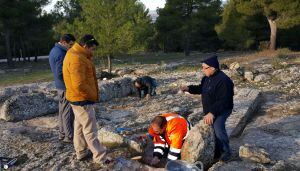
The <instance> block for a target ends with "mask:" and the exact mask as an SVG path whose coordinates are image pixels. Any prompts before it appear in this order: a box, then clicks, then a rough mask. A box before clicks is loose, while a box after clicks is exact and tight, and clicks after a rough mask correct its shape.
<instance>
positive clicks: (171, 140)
mask: <svg viewBox="0 0 300 171" xmlns="http://www.w3.org/2000/svg"><path fill="white" fill-rule="evenodd" d="M190 128H191V125H190V123H189V122H188V121H187V120H186V119H184V118H183V117H182V116H180V115H178V114H175V113H166V114H162V115H159V116H156V117H155V118H154V119H153V120H152V121H151V126H150V128H149V134H150V135H151V136H152V137H153V143H154V151H153V159H152V161H151V165H157V164H158V163H159V162H160V160H161V159H162V157H163V156H167V158H168V160H177V159H180V158H181V157H180V154H181V147H182V145H183V142H184V140H185V139H186V138H187V136H188V131H189V130H190Z"/></svg>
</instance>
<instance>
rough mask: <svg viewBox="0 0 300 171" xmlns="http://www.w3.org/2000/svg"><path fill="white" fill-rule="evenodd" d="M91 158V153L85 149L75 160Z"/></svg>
mask: <svg viewBox="0 0 300 171" xmlns="http://www.w3.org/2000/svg"><path fill="white" fill-rule="evenodd" d="M91 158H93V153H92V152H91V151H90V150H87V152H86V153H85V154H83V155H81V156H80V157H78V156H77V160H79V161H85V160H88V159H91Z"/></svg>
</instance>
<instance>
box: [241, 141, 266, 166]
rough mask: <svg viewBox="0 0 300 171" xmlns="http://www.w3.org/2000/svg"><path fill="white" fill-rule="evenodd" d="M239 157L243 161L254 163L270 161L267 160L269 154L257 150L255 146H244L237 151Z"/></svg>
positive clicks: (260, 149)
mask: <svg viewBox="0 0 300 171" xmlns="http://www.w3.org/2000/svg"><path fill="white" fill-rule="evenodd" d="M239 156H240V157H241V158H243V159H247V160H251V161H255V162H258V163H264V164H267V163H270V162H271V159H270V158H269V153H267V152H266V151H265V149H263V148H258V147H256V146H250V145H248V144H245V145H244V146H241V147H240V149H239Z"/></svg>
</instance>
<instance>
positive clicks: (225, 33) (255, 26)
mask: <svg viewBox="0 0 300 171" xmlns="http://www.w3.org/2000/svg"><path fill="white" fill-rule="evenodd" d="M267 29H268V24H267V21H266V20H265V19H264V17H263V16H262V15H261V14H255V15H253V16H247V15H245V14H242V13H239V12H238V10H237V3H236V2H235V1H229V2H228V3H227V4H226V5H225V7H224V11H223V13H222V22H221V23H220V24H219V25H217V26H216V31H217V33H218V35H219V38H220V39H221V40H222V41H223V47H224V48H225V49H235V50H245V49H257V48H258V47H259V45H260V41H262V40H265V39H268V35H267V34H266V31H265V30H267Z"/></svg>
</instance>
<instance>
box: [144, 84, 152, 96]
mask: <svg viewBox="0 0 300 171" xmlns="http://www.w3.org/2000/svg"><path fill="white" fill-rule="evenodd" d="M145 86H146V87H147V90H148V91H147V94H149V95H151V92H152V89H153V85H152V83H150V82H146V83H145Z"/></svg>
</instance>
